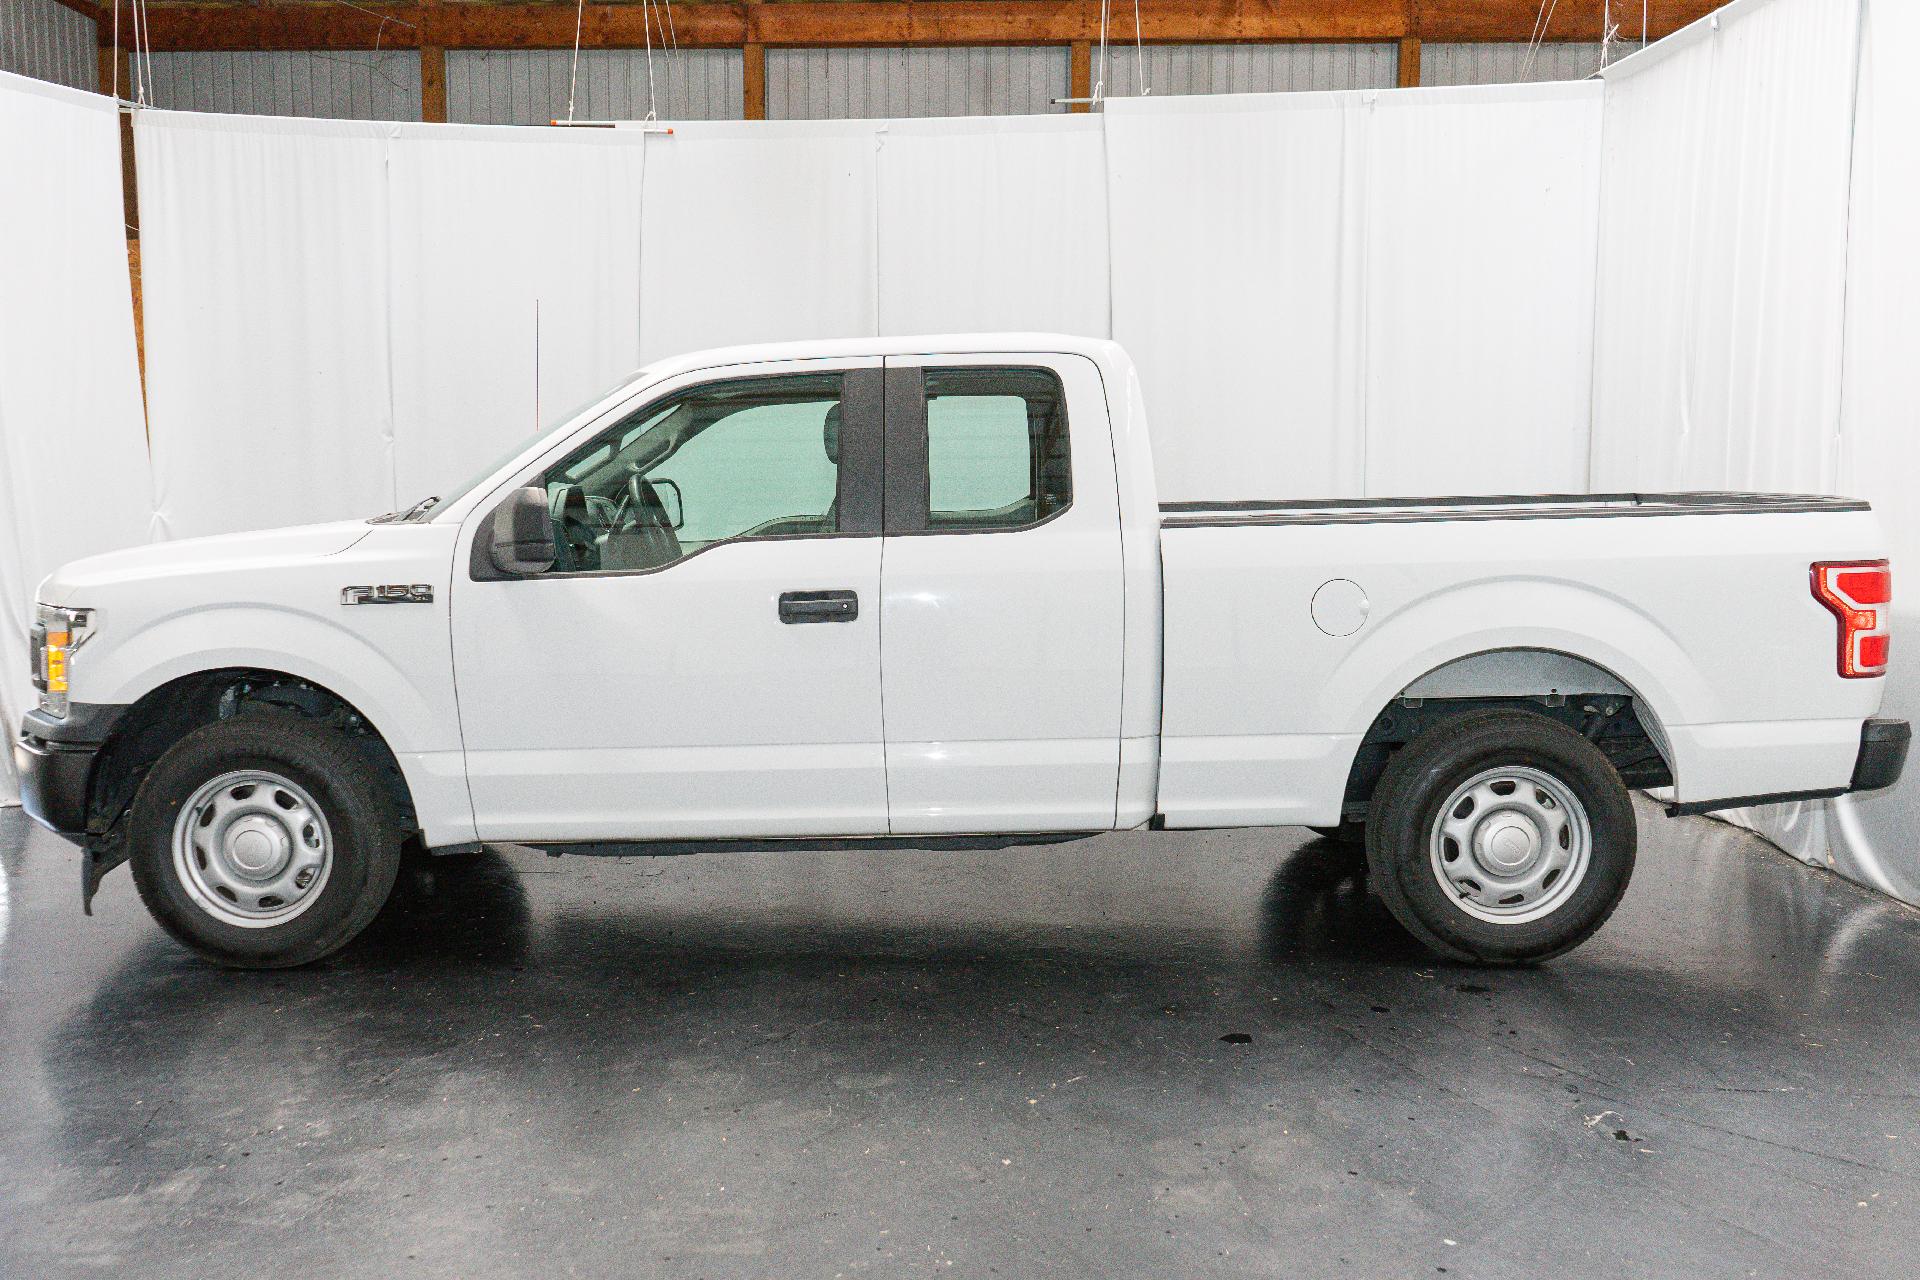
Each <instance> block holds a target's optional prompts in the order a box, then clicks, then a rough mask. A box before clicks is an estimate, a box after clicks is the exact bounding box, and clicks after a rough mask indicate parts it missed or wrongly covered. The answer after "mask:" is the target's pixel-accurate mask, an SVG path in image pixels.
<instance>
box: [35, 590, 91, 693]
mask: <svg viewBox="0 0 1920 1280" xmlns="http://www.w3.org/2000/svg"><path fill="white" fill-rule="evenodd" d="M94 621H95V620H94V614H93V610H91V609H65V608H61V607H59V606H57V605H50V604H43V605H40V606H38V608H37V611H36V613H35V616H34V622H33V634H32V637H31V650H32V654H33V658H32V661H33V687H34V688H36V689H38V690H39V691H40V709H41V710H42V711H44V712H46V713H47V714H48V715H50V716H58V717H63V718H64V717H65V716H66V714H67V665H68V663H69V662H70V661H71V660H72V658H73V655H74V654H75V653H77V652H78V651H79V649H80V646H81V645H83V644H85V643H86V642H87V638H88V637H89V636H91V635H92V634H93V632H94Z"/></svg>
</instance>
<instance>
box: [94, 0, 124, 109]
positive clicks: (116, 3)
mask: <svg viewBox="0 0 1920 1280" xmlns="http://www.w3.org/2000/svg"><path fill="white" fill-rule="evenodd" d="M96 38H97V37H96ZM113 100H114V101H115V102H118V101H120V0H113Z"/></svg>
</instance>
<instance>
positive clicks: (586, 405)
mask: <svg viewBox="0 0 1920 1280" xmlns="http://www.w3.org/2000/svg"><path fill="white" fill-rule="evenodd" d="M645 376H646V370H644V369H642V370H640V371H639V372H638V373H635V374H633V375H632V376H631V377H629V378H627V379H625V380H624V381H623V382H622V383H621V384H620V385H621V386H622V387H625V386H627V385H628V384H630V383H634V382H638V381H640V380H641V379H642V378H644V377H645ZM611 394H613V392H612V390H610V389H608V388H605V387H602V388H601V389H600V390H598V391H596V392H594V393H593V394H592V395H591V396H589V397H587V398H586V399H585V400H582V401H581V402H580V403H579V404H576V405H574V406H573V407H572V408H571V409H568V410H567V411H566V412H565V413H563V414H561V415H560V416H559V417H558V418H556V419H555V420H554V425H553V426H551V427H546V428H544V429H542V430H539V431H536V432H534V433H533V434H532V435H529V436H523V437H521V438H520V439H519V440H516V441H515V442H514V443H513V444H512V445H511V446H510V447H509V448H508V449H507V450H506V451H505V452H503V453H501V454H499V455H498V456H497V457H495V458H494V459H493V460H492V461H490V462H488V463H487V465H486V466H484V467H482V468H480V470H478V471H476V472H474V473H473V474H472V475H470V476H468V477H467V478H466V479H465V480H463V481H461V482H460V483H459V484H457V485H455V486H454V487H453V488H451V489H448V490H447V491H446V493H445V494H444V496H441V497H431V498H424V497H423V498H421V499H420V500H419V501H418V502H415V503H414V504H413V505H412V506H409V507H403V508H401V509H400V510H399V511H393V512H389V513H387V514H386V515H384V516H375V517H374V519H375V520H377V521H395V520H424V519H426V518H427V517H428V516H430V515H432V514H433V513H434V512H435V511H438V510H440V509H441V508H443V507H445V506H447V505H448V504H449V503H454V502H458V501H460V499H462V498H464V497H466V496H467V495H468V494H469V493H472V492H473V491H474V490H475V489H477V488H479V487H480V486H481V485H483V484H485V483H486V482H487V481H488V480H490V479H491V478H492V477H493V476H494V474H495V473H496V472H498V471H499V470H500V468H502V467H504V466H506V465H507V464H508V463H509V462H512V461H513V460H514V459H515V458H517V457H519V456H520V455H521V454H522V453H525V452H526V451H527V450H528V449H529V448H531V447H532V446H533V445H534V443H535V442H536V441H539V440H542V439H544V438H546V437H548V436H555V435H558V434H559V433H561V432H562V431H565V430H567V429H568V428H570V427H572V426H574V425H575V424H576V423H577V422H578V421H579V419H580V418H581V417H583V416H584V415H585V414H586V413H587V411H588V410H590V409H592V408H593V407H594V406H595V405H597V404H599V403H600V402H601V401H602V400H605V399H606V398H607V397H608V396H609V395H611Z"/></svg>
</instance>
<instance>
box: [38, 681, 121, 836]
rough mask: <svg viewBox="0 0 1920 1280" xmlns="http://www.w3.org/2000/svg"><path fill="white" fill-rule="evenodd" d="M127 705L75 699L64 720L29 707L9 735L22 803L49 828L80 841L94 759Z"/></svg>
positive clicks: (85, 827) (85, 822) (83, 831)
mask: <svg viewBox="0 0 1920 1280" xmlns="http://www.w3.org/2000/svg"><path fill="white" fill-rule="evenodd" d="M125 710H126V708H124V707H117V706H102V705H87V704H82V703H76V704H75V705H74V707H73V709H72V711H71V712H70V713H69V714H68V715H67V717H66V718H65V719H64V720H56V719H54V718H53V717H51V716H47V715H43V714H41V713H40V712H38V711H31V712H28V713H27V716H26V718H25V719H24V720H22V721H21V724H20V733H19V736H17V737H16V738H14V740H13V767H14V769H15V770H17V771H18V772H19V774H20V807H21V808H22V809H23V810H25V811H26V814H27V816H28V817H30V818H32V819H33V820H34V821H35V822H37V823H39V824H40V825H41V826H43V827H45V828H47V830H49V831H52V832H55V833H57V834H59V835H63V836H66V837H67V838H68V839H70V840H74V841H76V842H77V841H78V840H79V839H80V837H81V836H82V835H83V834H84V833H85V832H86V829H87V784H88V782H89V781H90V780H91V779H92V777H93V762H94V759H95V758H96V757H97V756H98V755H99V754H100V749H101V747H102V746H104V745H105V743H106V740H107V735H108V734H109V733H111V732H112V731H113V726H114V723H115V722H116V721H118V720H119V719H120V715H121V713H122V712H124V711H125Z"/></svg>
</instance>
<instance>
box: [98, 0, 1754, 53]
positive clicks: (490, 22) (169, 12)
mask: <svg viewBox="0 0 1920 1280" xmlns="http://www.w3.org/2000/svg"><path fill="white" fill-rule="evenodd" d="M1602 7H1603V0H1559V3H1558V4H1557V5H1556V6H1555V9H1554V17H1553V21H1552V24H1551V29H1550V30H1549V31H1548V32H1547V33H1546V38H1547V39H1548V40H1587V41H1591V40H1597V39H1599V36H1600V22H1601V13H1602ZM1715 7H1716V6H1715V4H1714V3H1712V2H1711V0H1650V3H1649V6H1648V15H1649V19H1648V23H1647V26H1648V29H1649V33H1650V35H1651V36H1652V37H1653V38H1655V39H1657V38H1659V37H1660V36H1663V35H1666V34H1669V33H1670V32H1672V31H1674V30H1676V29H1678V28H1679V27H1681V26H1684V25H1685V24H1686V23H1688V22H1691V21H1692V20H1693V19H1695V18H1698V17H1700V16H1701V15H1702V14H1704V13H1707V12H1709V11H1710V10H1712V9H1713V8H1715ZM1629 9H1631V10H1632V11H1631V12H1626V10H1629ZM1539 12H1540V8H1539V4H1538V3H1537V0H1140V14H1141V21H1140V26H1141V31H1142V34H1143V35H1144V37H1145V38H1146V39H1147V40H1149V41H1151V42H1155V43H1173V42H1202V41H1280V40H1321V41H1367V40H1382V41H1385V40H1400V39H1402V38H1413V39H1419V40H1423V41H1428V42H1434V41H1457V40H1516V41H1525V40H1527V39H1529V38H1530V37H1531V35H1532V31H1533V26H1534V22H1535V20H1536V18H1537V16H1538V14H1539ZM673 15H674V28H675V33H676V35H677V36H678V39H679V43H680V45H681V46H682V47H683V48H703V47H704V48H712V47H717V46H736V47H737V46H740V45H745V44H759V45H779V46H789V47H791V46H795V45H814V46H822V45H954V44H1072V43H1074V42H1075V41H1081V40H1098V39H1099V35H1100V6H1099V4H1098V2H1097V0H789V2H784V3H770V4H758V3H737V4H725V3H697V2H696V3H687V4H678V5H675V6H674V10H673ZM1615 16H1616V18H1617V19H1618V21H1619V24H1620V31H1619V35H1620V38H1621V39H1623V40H1631V41H1634V42H1638V40H1639V39H1640V30H1639V27H1640V9H1639V6H1637V5H1631V4H1621V5H1618V6H1617V7H1616V14H1615ZM382 18H384V19H385V21H382ZM648 21H649V16H648V14H647V13H646V11H645V10H644V9H643V8H642V6H641V5H640V4H638V3H623V4H607V3H595V4H589V5H588V6H587V7H586V10H585V14H584V19H583V21H582V26H581V33H580V44H581V46H582V47H583V48H590V49H597V48H638V47H640V46H642V45H644V44H645V43H647V38H648V31H647V23H648ZM147 23H148V31H149V32H150V34H151V38H152V43H153V48H154V49H156V50H252V49H373V48H383V49H390V48H417V47H420V46H423V45H425V46H434V47H438V48H444V49H569V48H572V47H573V38H574V10H573V6H571V5H562V4H552V3H548V4H529V3H518V2H507V3H494V4H483V3H461V2H455V0H428V2H426V3H413V4H393V3H387V4H381V3H374V2H371V0H370V2H369V3H367V4H365V5H364V6H362V7H360V8H346V7H343V6H340V5H315V4H302V3H286V4H281V3H259V4H211V3H187V4H159V3H156V4H154V5H153V6H152V7H151V8H150V9H148V10H147ZM100 25H101V32H100V37H101V40H102V41H103V42H105V41H107V40H109V39H110V37H111V23H107V22H102V23H101V24H100ZM122 25H123V27H124V25H125V24H124V23H123V24H122ZM124 34H125V32H124V31H123V35H124ZM1108 38H1109V39H1110V40H1112V41H1114V42H1117V43H1118V42H1130V41H1131V40H1132V39H1133V13H1132V6H1131V5H1115V6H1114V11H1113V20H1112V27H1111V28H1110V30H1109V34H1108ZM653 43H654V44H656V45H658V44H659V43H660V38H659V34H658V31H657V29H656V30H655V31H654V33H653Z"/></svg>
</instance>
